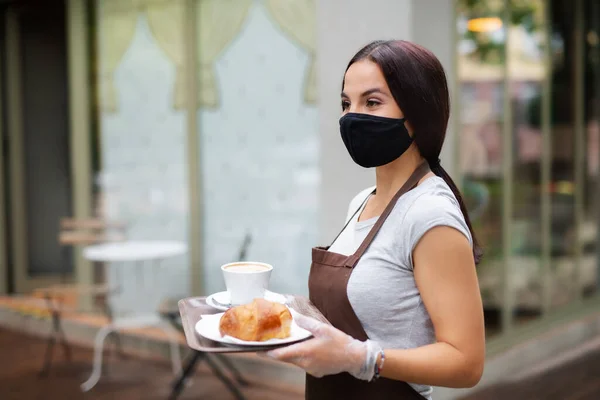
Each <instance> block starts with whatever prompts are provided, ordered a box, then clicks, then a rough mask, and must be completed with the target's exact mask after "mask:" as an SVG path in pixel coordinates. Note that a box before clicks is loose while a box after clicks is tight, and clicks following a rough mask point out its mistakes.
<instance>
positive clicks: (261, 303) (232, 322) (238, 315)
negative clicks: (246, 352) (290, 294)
mask: <svg viewBox="0 0 600 400" xmlns="http://www.w3.org/2000/svg"><path fill="white" fill-rule="evenodd" d="M291 326H292V314H291V313H290V310H288V308H287V307H286V306H284V305H283V304H280V303H274V302H271V301H268V300H265V299H254V301H253V302H252V303H249V304H244V305H241V306H237V307H233V308H230V309H229V310H227V311H226V312H225V313H224V314H223V316H222V317H221V320H220V321H219V331H220V332H221V335H222V336H225V335H229V336H232V337H234V338H237V339H241V340H246V341H255V342H264V341H266V340H270V339H285V338H288V337H289V336H290V334H291V333H290V330H291Z"/></svg>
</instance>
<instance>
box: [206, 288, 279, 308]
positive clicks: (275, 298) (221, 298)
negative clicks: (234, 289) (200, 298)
mask: <svg viewBox="0 0 600 400" xmlns="http://www.w3.org/2000/svg"><path fill="white" fill-rule="evenodd" d="M214 300H216V301H214ZM265 300H269V301H272V302H274V303H281V304H286V303H287V300H286V298H285V296H284V295H282V294H279V293H275V292H271V291H270V290H266V291H265ZM205 301H206V304H208V305H209V306H211V307H213V308H216V309H217V310H221V311H227V310H229V309H230V308H231V305H230V299H229V292H227V291H224V292H218V293H214V294H211V295H210V296H208V297H207V298H206V300H205ZM217 302H218V303H217ZM219 303H221V304H219ZM224 304H227V305H224Z"/></svg>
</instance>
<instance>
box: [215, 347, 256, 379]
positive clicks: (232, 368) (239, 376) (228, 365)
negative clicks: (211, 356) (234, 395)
mask: <svg viewBox="0 0 600 400" xmlns="http://www.w3.org/2000/svg"><path fill="white" fill-rule="evenodd" d="M215 356H216V357H217V358H218V359H219V361H220V362H221V363H222V364H223V365H224V366H225V367H226V368H227V369H228V370H229V371H230V372H231V374H232V375H233V376H234V378H235V380H236V381H237V382H238V383H239V384H240V385H242V386H248V385H249V384H250V383H249V382H248V381H247V380H246V379H244V377H243V376H242V373H241V372H240V371H239V370H238V369H237V368H236V367H235V365H233V363H232V362H231V360H229V358H227V356H224V355H222V354H218V353H216V354H215Z"/></svg>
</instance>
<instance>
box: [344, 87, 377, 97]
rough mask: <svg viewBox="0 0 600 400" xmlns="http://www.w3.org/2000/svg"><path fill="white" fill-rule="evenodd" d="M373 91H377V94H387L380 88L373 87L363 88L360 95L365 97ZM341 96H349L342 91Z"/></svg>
mask: <svg viewBox="0 0 600 400" xmlns="http://www.w3.org/2000/svg"><path fill="white" fill-rule="evenodd" d="M373 93H379V94H382V95H384V96H387V94H386V93H385V92H384V91H383V90H381V89H380V88H373V89H369V90H365V91H364V92H362V94H361V95H360V97H366V96H368V95H370V94H373ZM341 96H342V97H350V96H348V95H347V94H346V93H344V92H342V95H341Z"/></svg>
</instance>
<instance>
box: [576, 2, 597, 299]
mask: <svg viewBox="0 0 600 400" xmlns="http://www.w3.org/2000/svg"><path fill="white" fill-rule="evenodd" d="M585 16H586V21H585V24H586V29H585V30H584V33H585V38H584V39H585V79H586V81H585V86H584V87H585V105H586V107H585V117H584V120H585V149H586V151H585V154H584V156H585V164H584V171H585V172H584V176H585V192H584V199H585V200H584V216H583V225H582V227H581V232H580V234H579V238H580V240H581V241H582V242H583V243H582V260H581V266H582V271H581V274H580V279H581V283H582V290H583V295H584V296H590V295H592V294H594V293H597V291H598V277H599V275H598V271H599V269H600V263H599V262H600V257H598V251H599V250H600V246H599V244H600V236H599V235H598V233H599V231H600V230H599V229H598V228H599V226H600V212H599V208H598V204H600V3H599V2H598V1H592V0H588V1H586V10H585Z"/></svg>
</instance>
